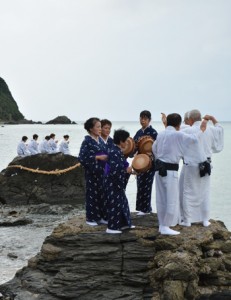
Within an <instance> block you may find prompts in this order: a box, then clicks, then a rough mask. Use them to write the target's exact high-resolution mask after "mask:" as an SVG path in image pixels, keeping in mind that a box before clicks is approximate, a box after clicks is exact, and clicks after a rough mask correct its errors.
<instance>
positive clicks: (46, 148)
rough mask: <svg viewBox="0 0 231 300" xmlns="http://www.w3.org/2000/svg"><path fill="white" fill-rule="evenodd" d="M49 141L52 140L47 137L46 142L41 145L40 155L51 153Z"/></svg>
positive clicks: (43, 141)
mask: <svg viewBox="0 0 231 300" xmlns="http://www.w3.org/2000/svg"><path fill="white" fill-rule="evenodd" d="M49 139H50V136H49V135H46V136H45V138H44V140H42V142H41V143H39V152H40V153H49V151H50V147H49Z"/></svg>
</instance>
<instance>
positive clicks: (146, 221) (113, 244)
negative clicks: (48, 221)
mask: <svg viewBox="0 0 231 300" xmlns="http://www.w3.org/2000/svg"><path fill="white" fill-rule="evenodd" d="M132 220H133V224H134V225H136V228H135V229H132V230H125V231H124V232H123V233H122V234H117V235H113V234H107V233H105V229H106V225H100V226H97V227H89V226H87V225H86V224H85V218H84V217H83V216H78V217H74V218H72V219H71V220H69V221H67V222H66V223H64V224H60V225H59V226H58V227H56V228H55V230H54V231H53V233H52V234H51V235H50V236H49V237H47V238H46V240H45V241H44V244H43V246H42V248H41V251H40V253H38V254H37V255H36V256H35V257H33V258H31V259H30V260H29V261H28V266H27V267H24V268H23V269H21V270H20V271H18V272H17V274H16V275H15V277H14V278H13V279H12V280H11V281H9V282H7V283H5V284H3V285H2V286H0V292H1V294H2V299H3V300H6V299H15V300H33V299H37V300H58V299H70V300H77V299H78V300H91V299H94V300H95V299H101V300H108V299H111V300H112V299H126V300H141V299H146V300H147V299H150V300H151V299H152V300H157V299H158V300H161V299H163V300H185V299H192V300H193V299H197V300H202V299H219V300H221V299H231V298H228V297H231V290H230V289H231V275H230V270H231V254H230V253H231V240H230V235H231V233H230V232H229V231H228V230H227V229H226V227H225V226H224V224H223V223H222V222H219V221H213V220H212V221H211V223H212V224H211V226H210V227H208V228H206V227H203V226H202V225H201V224H195V225H193V226H192V227H190V228H189V227H182V226H177V227H176V229H177V230H180V232H181V234H180V235H179V236H164V235H160V234H159V233H158V226H157V217H156V214H151V215H147V216H135V215H133V216H132ZM7 297H8V298H7Z"/></svg>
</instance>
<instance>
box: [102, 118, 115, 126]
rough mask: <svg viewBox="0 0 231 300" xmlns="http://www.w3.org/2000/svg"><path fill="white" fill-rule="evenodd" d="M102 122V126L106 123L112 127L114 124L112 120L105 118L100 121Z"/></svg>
mask: <svg viewBox="0 0 231 300" xmlns="http://www.w3.org/2000/svg"><path fill="white" fill-rule="evenodd" d="M100 122H101V126H102V127H103V126H105V125H109V126H110V127H111V126H112V122H111V121H109V120H108V119H103V120H101V121H100Z"/></svg>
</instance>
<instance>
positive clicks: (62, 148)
mask: <svg viewBox="0 0 231 300" xmlns="http://www.w3.org/2000/svg"><path fill="white" fill-rule="evenodd" d="M59 152H62V153H63V154H70V150H69V135H68V134H66V135H64V136H63V140H62V141H61V143H60V144H59Z"/></svg>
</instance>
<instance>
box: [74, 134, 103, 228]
mask: <svg viewBox="0 0 231 300" xmlns="http://www.w3.org/2000/svg"><path fill="white" fill-rule="evenodd" d="M100 154H107V151H106V148H105V145H104V142H103V141H102V140H101V139H99V141H98V142H97V141H96V140H95V139H93V138H92V137H91V136H90V135H87V136H85V139H84V140H83V142H82V145H81V147H80V152H79V157H78V159H79V162H80V163H81V165H82V166H83V167H84V169H85V179H86V220H87V221H89V222H94V221H95V222H98V221H99V220H100V219H104V218H105V217H106V209H105V196H104V187H103V183H104V168H105V162H104V161H100V160H96V159H95V156H96V155H100Z"/></svg>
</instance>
